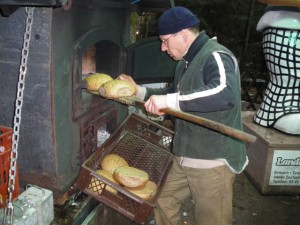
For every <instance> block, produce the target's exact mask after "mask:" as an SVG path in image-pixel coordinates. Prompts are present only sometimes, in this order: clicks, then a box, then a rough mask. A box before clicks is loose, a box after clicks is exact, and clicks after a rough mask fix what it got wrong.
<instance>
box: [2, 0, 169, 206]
mask: <svg viewBox="0 0 300 225" xmlns="http://www.w3.org/2000/svg"><path fill="white" fill-rule="evenodd" d="M133 2H134V1H129V0H128V1H126V0H114V1H105V0H84V1H83V0H68V1H67V0H1V1H0V9H1V16H0V30H1V34H0V105H1V107H0V124H1V125H5V126H8V127H13V121H14V113H15V112H14V111H15V102H16V93H17V91H18V87H17V84H18V80H19V70H20V65H21V57H22V55H23V57H24V53H22V48H23V37H24V33H25V28H26V18H28V16H27V13H26V8H27V7H34V11H33V16H32V25H31V32H30V36H28V37H27V38H28V39H29V49H28V52H26V55H25V58H26V60H27V70H26V78H25V84H24V90H23V104H22V113H21V123H20V134H19V146H18V161H17V162H18V171H19V179H20V183H21V184H28V183H29V184H35V185H38V186H40V187H44V188H47V189H50V190H52V191H53V193H54V197H55V198H54V199H55V202H56V203H62V202H64V200H65V196H66V193H68V191H69V190H70V189H71V188H72V186H73V185H74V183H75V181H76V178H77V176H78V173H79V171H80V168H81V165H82V163H83V162H84V160H85V159H87V157H88V156H89V155H90V154H91V153H92V152H94V151H95V149H96V148H97V147H98V146H99V145H101V143H103V141H104V140H106V139H107V138H108V137H109V135H110V134H111V133H112V132H113V131H114V130H115V129H116V128H117V127H118V126H119V124H120V123H121V122H122V121H123V120H124V119H125V118H126V116H127V114H128V108H127V106H125V105H122V104H120V103H116V102H114V101H112V100H107V99H103V98H101V97H98V96H93V95H91V94H89V93H87V92H84V90H82V86H81V84H82V79H83V78H84V76H85V75H86V74H88V73H91V72H96V71H97V72H104V73H107V74H110V75H111V76H112V77H117V76H118V75H119V74H120V73H128V74H132V75H133V76H134V78H136V80H137V81H138V82H140V83H142V82H143V83H147V82H167V81H169V80H170V79H171V74H172V72H171V69H172V68H173V67H174V62H173V61H171V60H170V59H169V58H168V57H167V56H166V55H165V54H163V53H161V52H160V42H159V40H158V39H157V37H151V38H147V39H143V40H140V41H138V42H136V43H131V41H130V13H131V12H133V11H137V12H139V13H143V12H147V11H151V12H157V13H160V12H163V11H164V10H166V9H167V8H169V7H171V6H172V4H173V3H172V2H173V1H168V0H165V1H163V0H142V1H139V2H136V3H134V4H133ZM91 56H93V57H91ZM88 64H90V65H88ZM154 65H155V66H154ZM164 71H168V72H166V73H165V72H164Z"/></svg>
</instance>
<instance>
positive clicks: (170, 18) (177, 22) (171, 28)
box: [158, 6, 200, 35]
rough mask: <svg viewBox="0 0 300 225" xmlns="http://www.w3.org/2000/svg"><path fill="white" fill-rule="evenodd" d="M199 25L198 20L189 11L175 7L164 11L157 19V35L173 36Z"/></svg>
mask: <svg viewBox="0 0 300 225" xmlns="http://www.w3.org/2000/svg"><path fill="white" fill-rule="evenodd" d="M199 23H200V20H199V19H198V18H197V17H196V16H195V15H194V14H193V13H192V12H191V11H190V10H188V9H187V8H184V7H182V6H176V7H173V8H170V9H168V10H167V11H165V12H164V13H163V14H162V15H161V16H160V18H159V19H158V35H167V34H175V33H177V32H179V31H181V30H183V29H186V28H190V27H193V26H195V25H196V24H199Z"/></svg>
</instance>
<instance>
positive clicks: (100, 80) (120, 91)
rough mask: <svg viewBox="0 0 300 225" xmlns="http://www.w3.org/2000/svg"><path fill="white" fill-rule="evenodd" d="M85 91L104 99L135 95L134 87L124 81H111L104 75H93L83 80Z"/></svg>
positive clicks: (110, 78)
mask: <svg viewBox="0 0 300 225" xmlns="http://www.w3.org/2000/svg"><path fill="white" fill-rule="evenodd" d="M84 82H85V86H86V89H87V90H88V91H90V92H94V93H95V92H96V93H97V94H100V95H101V96H103V97H106V98H119V97H127V96H132V95H134V94H135V93H136V87H135V85H133V84H132V83H130V82H128V81H124V80H118V79H113V78H112V77H111V76H109V75H107V74H105V73H95V74H91V75H89V76H87V77H86V78H85V79H84Z"/></svg>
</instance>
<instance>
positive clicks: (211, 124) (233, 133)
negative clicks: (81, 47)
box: [116, 97, 256, 143]
mask: <svg viewBox="0 0 300 225" xmlns="http://www.w3.org/2000/svg"><path fill="white" fill-rule="evenodd" d="M116 100H117V101H120V102H122V103H125V104H127V105H135V103H137V104H139V105H141V106H142V107H144V104H145V102H144V101H141V100H139V99H138V98H136V97H122V98H118V99H116ZM160 111H161V112H164V113H166V114H168V115H172V116H175V117H177V118H180V119H184V120H187V121H190V122H193V123H196V124H199V125H201V126H204V127H207V128H210V129H212V130H215V131H218V132H220V133H223V134H226V135H228V136H230V137H234V138H236V139H239V140H242V141H246V142H250V143H254V142H255V141H256V137H255V136H253V135H251V134H248V133H245V132H243V131H241V130H238V129H235V128H232V127H229V126H227V125H225V124H222V123H219V122H216V121H213V120H209V119H206V118H203V117H200V116H195V115H193V114H189V113H186V112H182V111H179V110H174V109H169V108H167V109H161V110H160Z"/></svg>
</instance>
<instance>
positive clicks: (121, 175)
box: [113, 166, 149, 188]
mask: <svg viewBox="0 0 300 225" xmlns="http://www.w3.org/2000/svg"><path fill="white" fill-rule="evenodd" d="M113 176H114V178H115V180H116V181H117V182H119V183H120V184H123V185H124V186H126V187H130V188H137V187H143V186H145V185H146V183H147V182H148V181H149V174H148V173H147V172H145V171H143V170H140V169H137V168H135V167H131V166H121V167H118V168H116V169H115V172H114V174H113Z"/></svg>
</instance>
